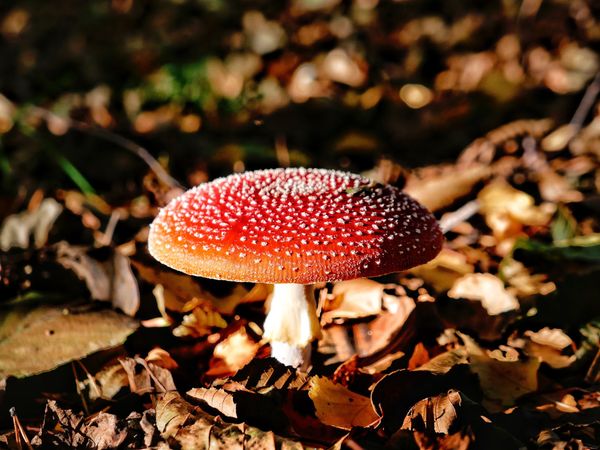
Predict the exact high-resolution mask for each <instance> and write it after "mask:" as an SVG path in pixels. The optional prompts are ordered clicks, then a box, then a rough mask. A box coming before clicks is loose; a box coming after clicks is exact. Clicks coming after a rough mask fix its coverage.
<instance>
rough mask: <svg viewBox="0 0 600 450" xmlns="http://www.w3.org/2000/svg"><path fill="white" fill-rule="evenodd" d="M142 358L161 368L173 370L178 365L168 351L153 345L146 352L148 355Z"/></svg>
mask: <svg viewBox="0 0 600 450" xmlns="http://www.w3.org/2000/svg"><path fill="white" fill-rule="evenodd" d="M144 359H145V360H146V361H148V362H150V363H154V364H156V365H157V366H159V367H162V368H163V369H168V370H173V369H177V367H179V365H178V364H177V362H176V361H175V360H174V359H173V358H171V355H170V354H169V352H168V351H166V350H163V349H162V348H160V347H154V348H153V349H152V350H150V351H149V352H148V356H146V358H144Z"/></svg>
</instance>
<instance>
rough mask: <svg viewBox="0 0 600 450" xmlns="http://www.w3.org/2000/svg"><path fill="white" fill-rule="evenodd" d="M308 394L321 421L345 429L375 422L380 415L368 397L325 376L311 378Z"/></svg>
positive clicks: (365, 425)
mask: <svg viewBox="0 0 600 450" xmlns="http://www.w3.org/2000/svg"><path fill="white" fill-rule="evenodd" d="M309 385H310V389H309V391H308V395H309V396H310V398H311V400H312V401H313V403H314V405H315V410H316V414H317V417H318V418H319V420H320V421H321V422H323V423H324V424H327V425H331V426H334V427H337V428H342V429H344V430H350V429H351V428H352V427H367V426H370V425H373V424H375V423H376V422H377V421H378V420H379V416H378V415H377V414H376V413H375V410H374V409H373V405H372V404H371V400H370V399H369V398H368V397H364V396H362V395H359V394H356V393H354V392H352V391H350V390H348V388H346V387H344V386H342V385H341V384H335V383H334V382H333V381H331V380H329V379H328V378H325V377H314V378H312V379H311V380H310V383H309Z"/></svg>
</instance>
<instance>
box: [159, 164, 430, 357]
mask: <svg viewBox="0 0 600 450" xmlns="http://www.w3.org/2000/svg"><path fill="white" fill-rule="evenodd" d="M441 245H442V233H441V231H440V229H439V227H438V225H437V222H436V221H435V218H434V217H433V216H432V215H431V214H430V213H429V211H427V210H426V209H425V208H424V207H423V206H421V205H420V204H419V203H417V202H416V201H415V200H413V199H412V198H410V197H409V196H407V195H406V194H403V193H402V192H401V191H400V190H398V189H397V188H395V187H393V186H390V185H381V184H375V183H373V182H372V181H370V180H369V179H367V178H364V177H362V176H359V175H354V174H350V173H345V172H339V171H332V170H324V169H305V168H295V169H273V170H258V171H254V172H246V173H242V174H236V175H231V176H228V177H225V178H219V179H216V180H214V181H212V182H210V183H206V184H202V185H200V186H197V187H195V188H192V189H190V190H189V191H187V192H186V193H184V194H183V195H181V196H180V197H177V198H175V199H174V200H172V201H171V202H170V203H169V204H168V205H167V206H166V207H165V208H163V209H162V210H161V211H160V213H159V215H158V216H157V217H156V219H155V220H154V222H153V223H152V225H151V228H150V235H149V238H148V248H149V250H150V253H151V254H152V256H154V257H155V258H156V259H157V260H159V261H160V262H162V263H163V264H165V265H167V266H169V267H172V268H174V269H177V270H180V271H182V272H185V273H187V274H190V275H198V276H202V277H206V278H214V279H219V280H229V281H243V282H255V283H272V284H274V290H273V296H272V298H271V307H270V310H269V312H268V314H267V317H266V320H265V325H264V337H265V338H267V339H268V340H269V341H270V343H271V353H272V355H273V356H274V357H275V358H276V359H278V360H279V361H281V362H282V363H284V364H287V365H292V366H295V367H297V366H299V365H301V364H302V363H305V362H306V360H307V359H308V356H307V355H308V354H309V353H308V352H309V350H310V343H311V342H312V341H313V340H315V339H318V338H319V337H320V334H321V332H320V325H319V319H318V317H317V314H316V309H315V299H314V295H313V290H312V285H313V283H316V282H332V281H341V280H348V279H352V278H359V277H371V276H378V275H383V274H387V273H391V272H398V271H401V270H405V269H408V268H411V267H413V266H416V265H419V264H423V263H425V262H427V261H429V260H430V259H432V258H433V257H435V256H436V255H437V254H438V252H439V251H440V249H441Z"/></svg>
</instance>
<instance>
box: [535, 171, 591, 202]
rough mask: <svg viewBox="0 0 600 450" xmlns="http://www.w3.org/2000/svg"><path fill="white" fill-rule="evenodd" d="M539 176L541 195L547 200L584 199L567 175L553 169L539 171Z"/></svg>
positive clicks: (568, 200)
mask: <svg viewBox="0 0 600 450" xmlns="http://www.w3.org/2000/svg"><path fill="white" fill-rule="evenodd" d="M538 178H539V181H538V187H539V190H540V195H541V196H542V198H543V199H544V200H546V201H547V202H554V203H559V202H561V203H569V202H580V201H582V200H583V194H582V193H581V192H579V191H578V190H577V189H575V188H574V187H573V186H572V185H571V183H570V182H569V181H568V180H567V179H566V178H565V177H563V176H561V175H559V174H558V173H556V172H554V171H553V170H551V169H547V170H543V171H541V172H540V173H538Z"/></svg>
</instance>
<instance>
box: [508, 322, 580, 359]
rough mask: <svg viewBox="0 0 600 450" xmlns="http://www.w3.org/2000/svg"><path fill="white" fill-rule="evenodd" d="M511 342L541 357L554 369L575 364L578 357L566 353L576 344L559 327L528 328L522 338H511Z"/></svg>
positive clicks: (526, 351) (530, 353)
mask: <svg viewBox="0 0 600 450" xmlns="http://www.w3.org/2000/svg"><path fill="white" fill-rule="evenodd" d="M509 344H510V345H513V346H515V347H517V348H521V349H523V351H524V352H525V353H526V354H527V355H529V356H534V357H537V358H539V359H540V361H542V362H544V363H546V364H548V365H549V366H550V367H552V368H554V369H562V368H565V367H568V366H570V365H571V364H573V363H574V362H575V361H576V360H577V357H576V356H575V355H574V354H572V352H571V354H570V355H569V354H565V353H564V350H566V349H573V348H574V347H575V344H574V343H573V341H572V340H571V338H570V337H569V336H567V335H566V334H565V333H564V332H563V331H562V330H559V329H557V328H548V327H544V328H542V329H541V330H538V331H531V330H527V331H525V333H524V338H522V339H515V338H513V339H511V340H509Z"/></svg>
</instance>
